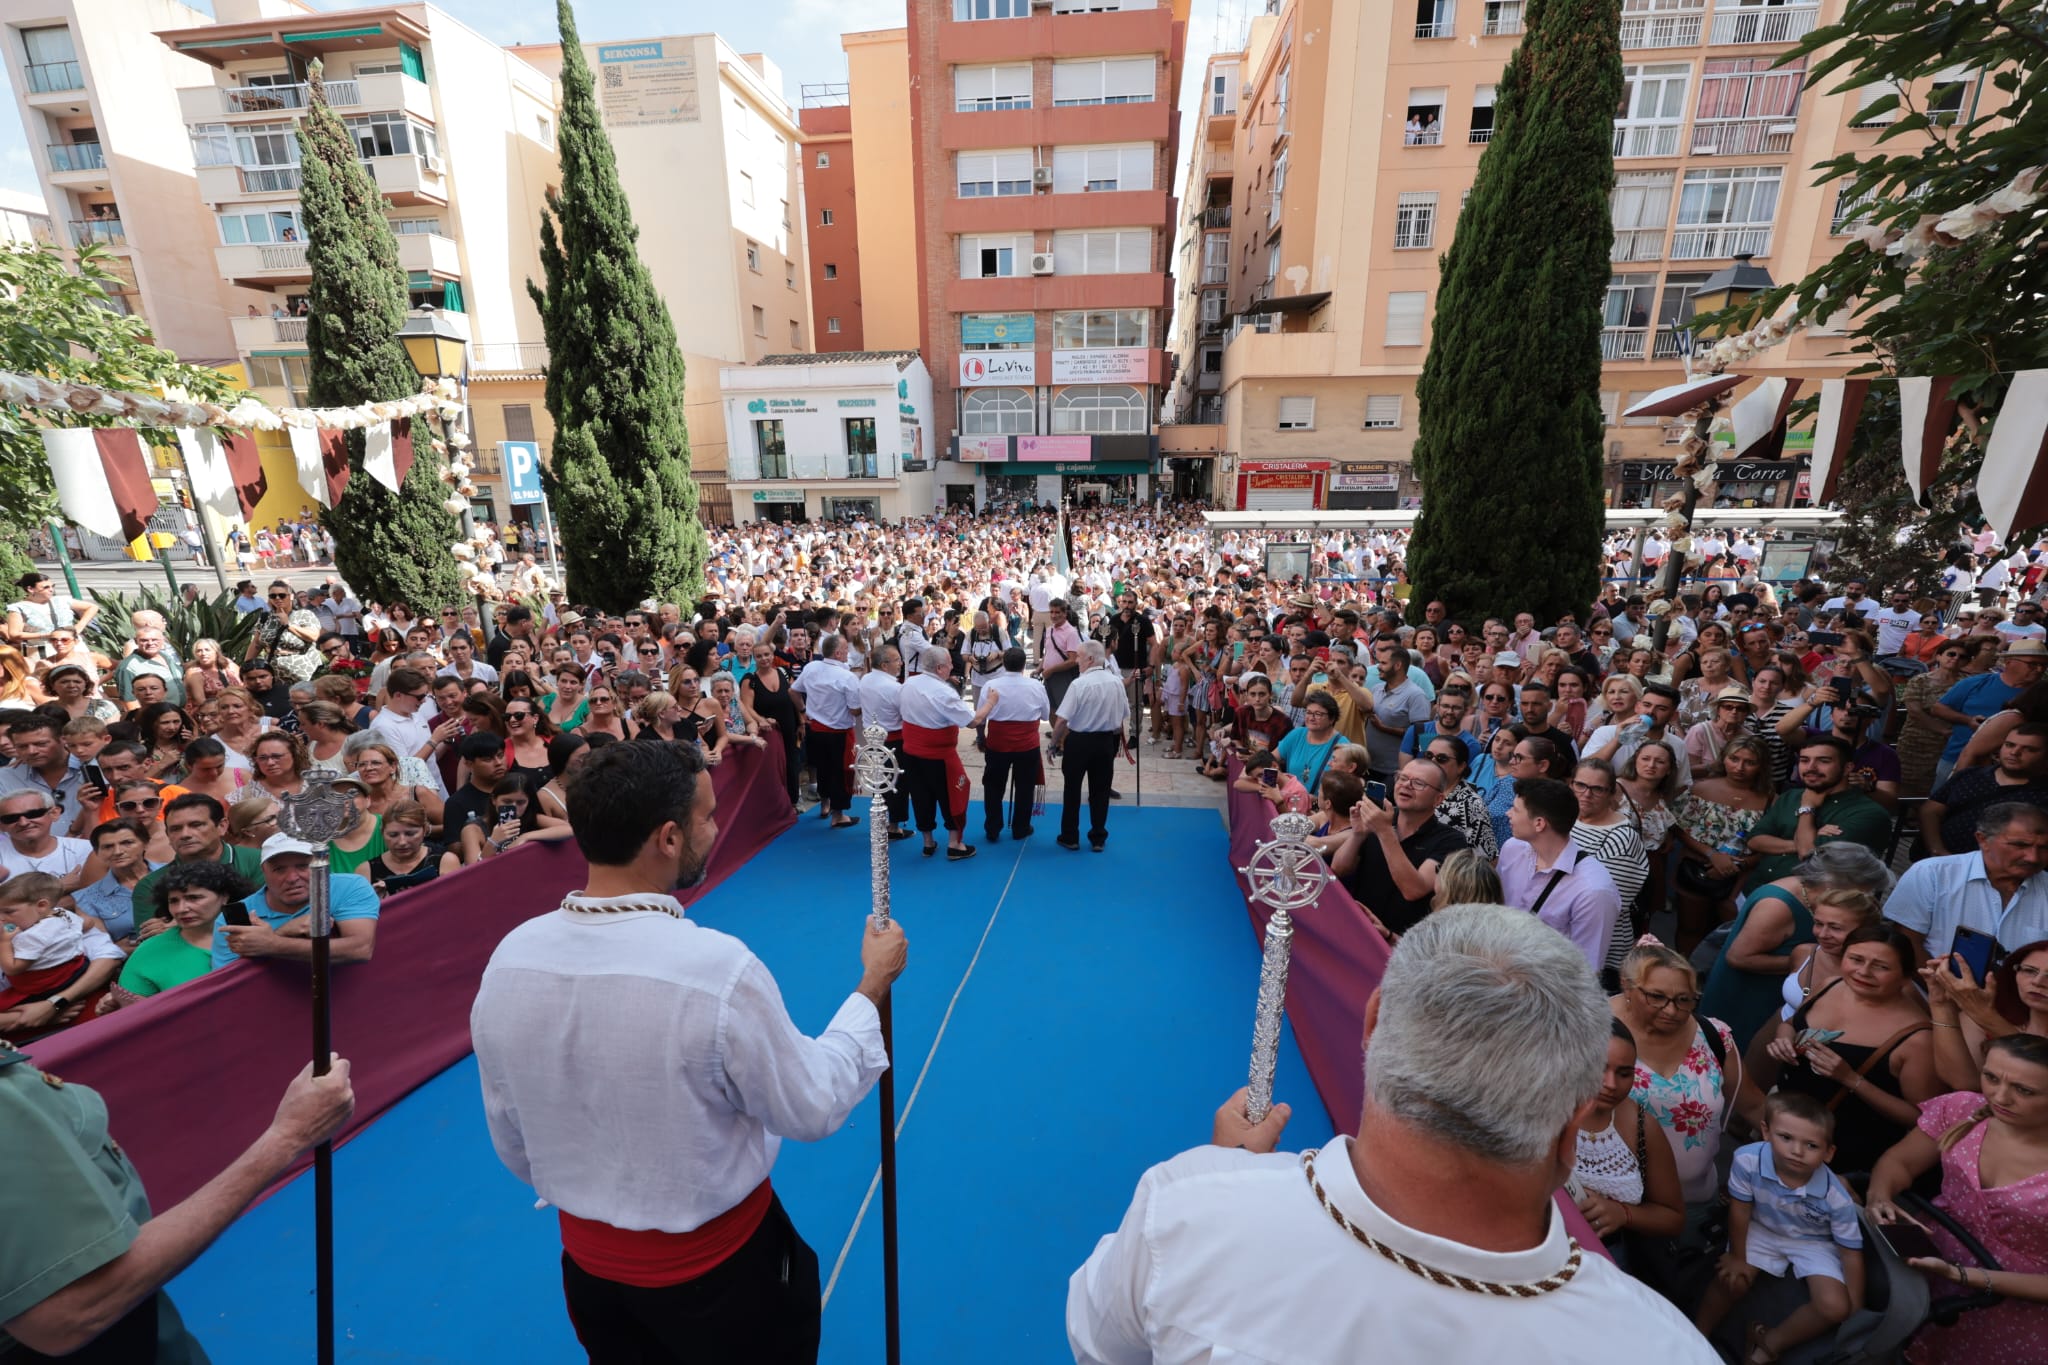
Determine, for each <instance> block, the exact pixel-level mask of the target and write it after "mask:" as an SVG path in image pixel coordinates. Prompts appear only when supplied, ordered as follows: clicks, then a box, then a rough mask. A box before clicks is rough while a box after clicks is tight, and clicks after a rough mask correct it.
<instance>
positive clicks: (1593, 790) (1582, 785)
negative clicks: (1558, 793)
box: [1571, 778, 1614, 796]
mask: <svg viewBox="0 0 2048 1365" xmlns="http://www.w3.org/2000/svg"><path fill="white" fill-rule="evenodd" d="M1571 788H1572V790H1573V791H1575V792H1581V793H1583V794H1585V795H1587V796H1601V795H1604V794H1605V793H1607V792H1611V791H1613V790H1614V788H1612V787H1607V786H1600V787H1596V786H1594V785H1593V784H1592V783H1591V782H1581V781H1579V780H1578V779H1577V778H1573V779H1572V783H1571Z"/></svg>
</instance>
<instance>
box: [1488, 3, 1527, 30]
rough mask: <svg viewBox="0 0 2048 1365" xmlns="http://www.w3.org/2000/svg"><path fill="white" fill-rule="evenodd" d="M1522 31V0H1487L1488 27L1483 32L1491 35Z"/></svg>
mask: <svg viewBox="0 0 2048 1365" xmlns="http://www.w3.org/2000/svg"><path fill="white" fill-rule="evenodd" d="M1521 31H1522V0H1486V27H1485V28H1484V29H1482V30H1481V32H1483V33H1485V34H1487V35H1488V36H1489V37H1494V36H1498V35H1502V34H1509V33H1520V32H1521Z"/></svg>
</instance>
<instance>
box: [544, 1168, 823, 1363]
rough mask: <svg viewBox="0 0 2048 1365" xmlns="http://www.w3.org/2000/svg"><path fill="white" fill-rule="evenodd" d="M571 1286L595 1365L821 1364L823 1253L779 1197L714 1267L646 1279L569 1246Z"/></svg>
mask: <svg viewBox="0 0 2048 1365" xmlns="http://www.w3.org/2000/svg"><path fill="white" fill-rule="evenodd" d="M562 1294H563V1297H564V1298H566V1299H567V1300H568V1304H569V1322H570V1325H571V1326H573V1327H574V1328H575V1329H576V1340H578V1341H580V1342H581V1343H583V1349H584V1350H585V1351H586V1352H588V1353H589V1355H590V1365H684V1362H698V1361H702V1362H706V1365H711V1363H713V1362H717V1363H718V1365H724V1363H725V1362H732V1361H747V1362H750V1365H815V1362H816V1361H817V1359H818V1335H819V1330H820V1319H821V1316H822V1314H821V1310H820V1309H819V1306H818V1254H817V1253H816V1252H814V1251H812V1250H811V1249H810V1247H808V1246H806V1245H805V1244H804V1239H803V1238H802V1237H799V1236H798V1235H797V1231H796V1228H795V1226H794V1225H793V1224H791V1222H790V1221H789V1215H788V1214H787V1213H785V1212H783V1208H782V1200H781V1199H779V1198H776V1199H771V1201H770V1202H769V1205H768V1214H767V1216H766V1217H765V1218H763V1219H762V1220H761V1226H760V1227H759V1228H757V1229H755V1231H754V1235H753V1236H752V1237H749V1238H748V1239H747V1240H746V1243H745V1244H744V1245H742V1246H741V1247H740V1249H739V1250H738V1251H736V1252H734V1253H733V1254H732V1255H731V1256H730V1257H729V1258H727V1259H726V1261H725V1262H724V1263H723V1264H721V1265H719V1266H717V1267H716V1268H715V1269H713V1270H711V1271H709V1272H708V1273H706V1274H703V1275H700V1276H698V1277H697V1278H696V1279H694V1280H686V1281H684V1282H683V1283H682V1284H672V1285H666V1286H663V1287H662V1288H660V1289H642V1288H639V1287H637V1286H634V1285H630V1284H619V1283H617V1282H615V1281H612V1280H602V1279H599V1278H598V1277H597V1276H595V1275H592V1274H590V1273H589V1272H588V1271H586V1270H584V1269H583V1267H581V1266H579V1265H577V1264H576V1263H575V1262H574V1261H572V1260H570V1259H569V1255H568V1253H567V1252H564V1253H563V1254H562Z"/></svg>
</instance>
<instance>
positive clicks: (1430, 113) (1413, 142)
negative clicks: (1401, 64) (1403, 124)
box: [1402, 86, 1448, 147]
mask: <svg viewBox="0 0 2048 1365" xmlns="http://www.w3.org/2000/svg"><path fill="white" fill-rule="evenodd" d="M1447 94H1448V92H1447V91H1445V89H1444V88H1443V87H1442V86H1428V87H1420V88H1417V89H1414V90H1410V91H1409V92H1408V124H1407V128H1406V131H1405V132H1404V133H1403V135H1402V141H1403V142H1404V143H1405V144H1406V145H1407V146H1410V147H1434V146H1437V145H1438V144H1439V143H1441V142H1442V141H1443V140H1444V101H1445V99H1446V97H1447Z"/></svg>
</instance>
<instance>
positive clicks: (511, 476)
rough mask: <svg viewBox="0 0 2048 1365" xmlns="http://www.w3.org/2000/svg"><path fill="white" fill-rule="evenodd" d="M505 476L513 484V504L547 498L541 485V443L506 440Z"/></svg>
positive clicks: (519, 504) (528, 503) (523, 503)
mask: <svg viewBox="0 0 2048 1365" xmlns="http://www.w3.org/2000/svg"><path fill="white" fill-rule="evenodd" d="M499 448H500V449H501V450H503V451H504V452H505V478H506V480H507V481H508V482H509V483H510V484H511V486H512V505H513V506H514V507H519V506H530V505H532V504H534V503H537V502H542V501H544V500H545V498H544V496H543V494H542V493H541V487H540V444H539V442H537V441H506V442H505V443H504V444H503V445H502V446H500V447H499Z"/></svg>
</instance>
